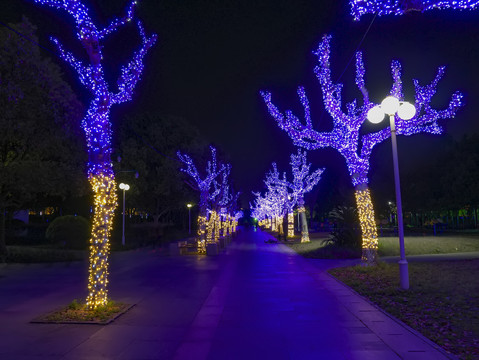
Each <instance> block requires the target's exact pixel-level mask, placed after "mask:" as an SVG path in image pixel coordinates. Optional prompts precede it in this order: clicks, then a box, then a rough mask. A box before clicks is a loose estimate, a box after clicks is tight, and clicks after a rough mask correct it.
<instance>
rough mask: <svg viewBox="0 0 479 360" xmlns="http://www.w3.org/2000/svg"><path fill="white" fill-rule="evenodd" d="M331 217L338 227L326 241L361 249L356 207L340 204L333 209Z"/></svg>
mask: <svg viewBox="0 0 479 360" xmlns="http://www.w3.org/2000/svg"><path fill="white" fill-rule="evenodd" d="M329 218H330V219H331V220H333V221H334V222H335V223H336V228H335V229H333V231H331V234H330V237H329V238H327V239H325V240H324V242H326V243H329V244H334V245H336V246H339V247H344V248H350V249H354V250H358V249H361V241H362V240H361V232H360V231H359V219H358V214H357V211H356V209H355V208H353V207H347V206H338V207H336V208H334V209H333V210H331V212H330V213H329Z"/></svg>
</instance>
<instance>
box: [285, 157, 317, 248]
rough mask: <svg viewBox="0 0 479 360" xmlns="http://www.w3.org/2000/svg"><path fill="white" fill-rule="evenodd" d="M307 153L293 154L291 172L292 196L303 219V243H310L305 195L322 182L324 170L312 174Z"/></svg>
mask: <svg viewBox="0 0 479 360" xmlns="http://www.w3.org/2000/svg"><path fill="white" fill-rule="evenodd" d="M306 155H307V152H306V151H304V152H303V151H301V150H300V149H298V153H297V154H296V155H295V154H291V162H290V165H291V171H292V173H293V181H292V182H291V183H289V187H290V188H291V191H292V193H291V196H292V198H293V199H294V201H295V202H296V204H297V206H298V212H299V214H300V217H301V242H309V233H308V223H307V222H306V208H305V207H304V194H306V193H308V192H310V191H311V190H312V189H313V187H315V186H316V184H317V183H318V182H319V180H321V174H322V173H323V171H324V169H318V170H316V171H314V172H312V173H311V174H310V173H309V171H310V169H311V163H309V164H308V160H307V159H306Z"/></svg>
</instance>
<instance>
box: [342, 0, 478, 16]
mask: <svg viewBox="0 0 479 360" xmlns="http://www.w3.org/2000/svg"><path fill="white" fill-rule="evenodd" d="M349 4H350V5H351V15H352V16H353V18H354V20H359V19H360V18H361V16H363V15H365V14H378V15H379V16H382V15H403V14H405V13H407V12H410V11H420V12H424V11H428V10H433V9H439V10H442V9H453V10H475V9H477V8H479V1H478V0H460V1H458V0H350V1H349Z"/></svg>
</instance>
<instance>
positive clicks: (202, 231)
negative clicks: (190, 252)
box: [197, 215, 206, 254]
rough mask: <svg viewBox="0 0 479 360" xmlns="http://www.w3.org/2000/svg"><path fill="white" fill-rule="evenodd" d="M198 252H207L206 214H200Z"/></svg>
mask: <svg viewBox="0 0 479 360" xmlns="http://www.w3.org/2000/svg"><path fill="white" fill-rule="evenodd" d="M197 222H198V231H197V235H198V239H197V243H198V253H199V254H206V244H205V233H206V232H205V228H206V217H205V216H201V215H200V216H198V220H197Z"/></svg>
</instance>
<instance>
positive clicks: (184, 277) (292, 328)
mask: <svg viewBox="0 0 479 360" xmlns="http://www.w3.org/2000/svg"><path fill="white" fill-rule="evenodd" d="M269 236H270V235H268V234H266V233H264V232H260V231H258V232H253V231H246V230H245V231H242V232H240V234H239V235H238V236H237V237H236V238H235V239H234V240H233V243H232V244H230V245H229V247H228V248H227V249H226V250H223V252H221V254H220V255H219V256H216V257H206V256H169V255H168V254H167V252H166V251H165V250H162V249H154V250H153V249H149V250H138V251H130V252H124V253H117V254H113V256H112V261H111V275H110V279H111V280H110V295H111V297H112V298H113V299H114V300H117V301H122V302H127V303H134V304H136V305H135V306H134V307H133V308H132V309H131V310H129V311H128V312H127V313H126V314H124V315H122V316H121V317H120V318H118V319H117V320H115V321H114V322H113V323H111V324H109V325H106V326H101V325H70V324H69V325H56V324H31V323H29V321H30V320H32V319H33V318H35V317H37V316H39V315H41V314H44V313H47V312H50V311H52V310H54V309H56V308H59V307H61V306H64V305H66V304H68V303H70V302H71V301H72V300H73V299H74V298H77V299H83V298H84V296H85V289H86V282H87V264H86V263H71V264H30V265H18V264H12V265H4V266H2V267H0V324H1V326H0V359H2V360H17V359H88V360H94V359H131V360H142V359H162V360H165V359H175V360H183V359H194V360H202V359H212V360H229V359H232V360H235V359H238V360H255V359H261V360H268V359H272V360H273V359H274V360H282V359H298V360H307V359H315V360H317V359H327V360H336V359H338V360H349V359H361V360H362V359H378V360H389V359H391V360H392V359H418V360H419V359H420V360H427V359H447V358H453V357H448V356H447V355H445V353H444V352H443V351H442V350H441V349H438V348H437V346H435V345H434V344H432V343H431V342H429V341H428V340H426V339H424V338H423V337H422V336H420V335H418V334H417V333H415V332H414V331H411V330H410V329H408V328H407V327H405V326H404V325H402V324H401V323H398V322H397V321H395V320H394V319H392V318H390V317H389V316H387V315H385V314H384V313H383V312H381V311H380V310H378V309H377V308H375V307H374V306H372V305H371V304H369V303H368V302H367V301H365V300H364V299H362V298H361V297H359V296H358V295H356V294H355V293H354V292H352V291H351V290H350V289H349V288H347V287H345V286H344V285H342V284H340V283H339V282H337V281H336V280H335V279H333V278H332V277H330V276H329V275H328V274H327V273H326V272H325V271H326V269H328V268H330V267H332V266H338V265H348V264H352V263H353V262H352V261H342V262H341V261H334V260H308V259H303V258H301V257H300V256H298V255H296V254H295V253H294V252H293V251H291V250H290V249H289V248H288V247H286V246H284V245H279V244H267V243H265V242H264V241H265V240H266V239H267V238H268V237H269Z"/></svg>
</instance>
